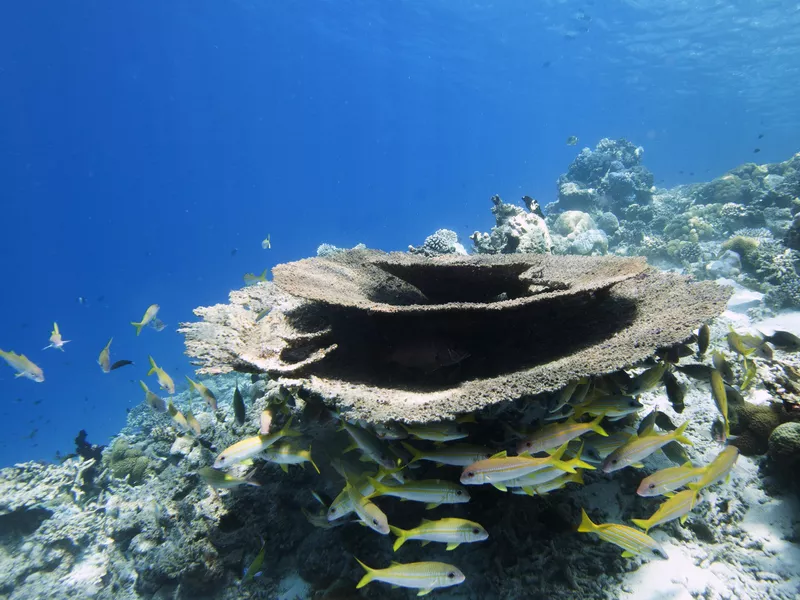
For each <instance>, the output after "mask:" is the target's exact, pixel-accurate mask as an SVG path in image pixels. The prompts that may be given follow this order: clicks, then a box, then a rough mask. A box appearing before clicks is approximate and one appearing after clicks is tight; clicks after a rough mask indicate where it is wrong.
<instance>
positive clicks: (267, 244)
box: [261, 234, 272, 250]
mask: <svg viewBox="0 0 800 600" xmlns="http://www.w3.org/2000/svg"><path fill="white" fill-rule="evenodd" d="M261 247H262V248H263V249H264V250H269V249H270V248H272V242H271V241H269V234H267V237H265V238H264V241H263V242H261Z"/></svg>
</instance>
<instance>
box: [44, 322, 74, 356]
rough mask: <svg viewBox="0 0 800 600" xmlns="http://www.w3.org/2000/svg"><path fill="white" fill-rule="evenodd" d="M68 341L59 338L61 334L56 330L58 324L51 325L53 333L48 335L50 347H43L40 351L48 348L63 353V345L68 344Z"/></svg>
mask: <svg viewBox="0 0 800 600" xmlns="http://www.w3.org/2000/svg"><path fill="white" fill-rule="evenodd" d="M69 342H70V340H65V339H62V338H61V332H60V331H59V330H58V323H53V333H51V334H50V345H49V346H45V347H44V348H42V350H47V349H48V348H57V349H58V350H61V351H62V352H63V351H64V344H69Z"/></svg>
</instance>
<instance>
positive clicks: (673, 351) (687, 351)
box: [659, 344, 694, 364]
mask: <svg viewBox="0 0 800 600" xmlns="http://www.w3.org/2000/svg"><path fill="white" fill-rule="evenodd" d="M659 354H660V356H661V357H662V358H663V359H664V360H665V361H666V362H668V363H672V364H677V363H678V361H679V360H680V359H682V358H686V357H687V356H691V355H692V354H694V350H692V349H691V348H689V346H687V345H686V344H676V345H675V346H671V347H669V348H667V349H666V350H663V351H661V352H659Z"/></svg>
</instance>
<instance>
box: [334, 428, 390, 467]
mask: <svg viewBox="0 0 800 600" xmlns="http://www.w3.org/2000/svg"><path fill="white" fill-rule="evenodd" d="M340 429H341V430H342V431H346V432H347V434H348V435H349V436H350V438H351V439H352V440H353V443H352V444H350V445H349V446H348V447H347V448H345V449H344V452H350V451H352V450H360V451H361V452H362V453H363V455H364V456H365V457H366V458H367V459H369V460H372V461H373V462H375V463H377V464H379V465H380V466H382V467H385V468H387V469H391V468H393V467H395V466H396V465H395V464H394V462H393V461H392V458H391V456H390V455H389V452H388V451H387V450H386V447H385V446H384V444H383V442H381V441H380V440H379V439H378V438H376V437H375V436H374V435H372V433H370V432H369V431H367V430H366V429H363V428H361V427H357V426H356V425H351V424H350V423H348V422H347V421H345V420H344V419H342V425H341V427H340Z"/></svg>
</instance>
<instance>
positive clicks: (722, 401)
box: [711, 369, 731, 441]
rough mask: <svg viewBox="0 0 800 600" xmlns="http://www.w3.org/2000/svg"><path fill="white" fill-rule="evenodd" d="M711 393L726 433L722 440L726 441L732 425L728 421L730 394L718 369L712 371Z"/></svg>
mask: <svg viewBox="0 0 800 600" xmlns="http://www.w3.org/2000/svg"><path fill="white" fill-rule="evenodd" d="M711 393H712V395H713V396H714V403H715V404H716V405H717V408H718V409H719V412H720V414H721V415H722V422H723V424H724V425H725V431H724V435H723V438H722V440H723V441H725V440H726V439H728V437H729V436H730V435H731V425H730V422H729V421H728V393H727V392H726V391H725V382H724V381H723V380H722V374H721V373H720V372H719V371H717V370H716V369H711Z"/></svg>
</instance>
